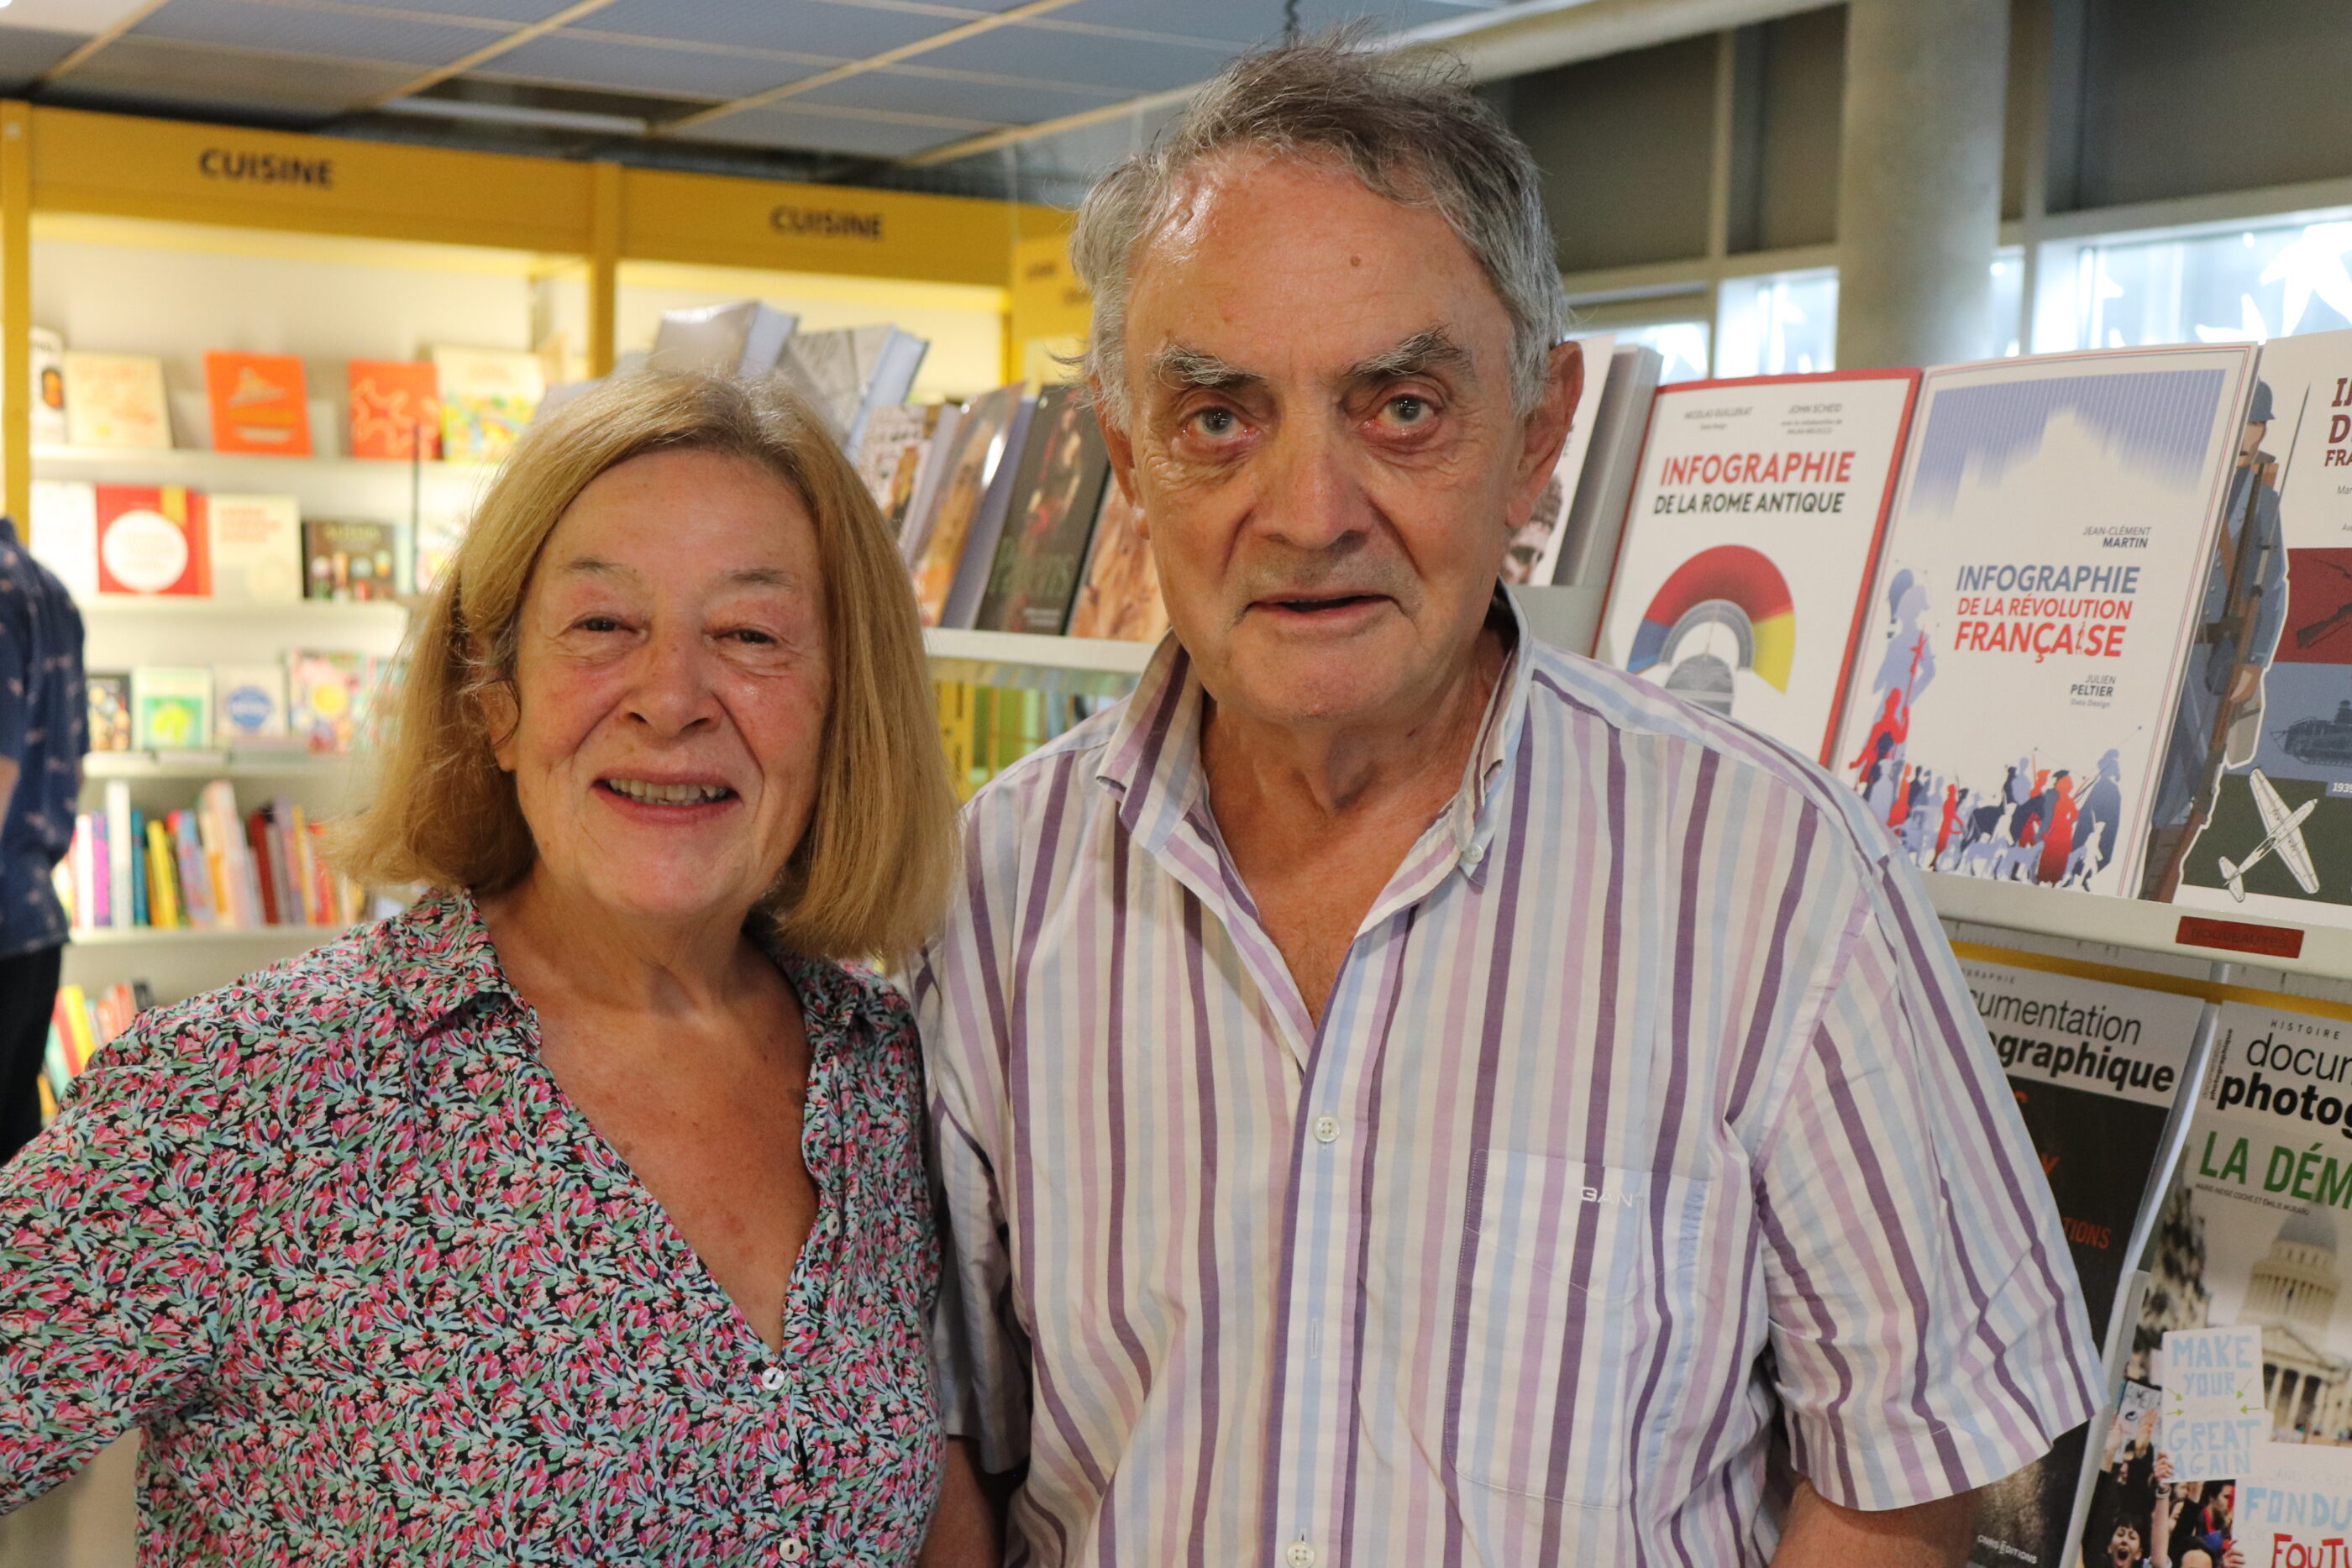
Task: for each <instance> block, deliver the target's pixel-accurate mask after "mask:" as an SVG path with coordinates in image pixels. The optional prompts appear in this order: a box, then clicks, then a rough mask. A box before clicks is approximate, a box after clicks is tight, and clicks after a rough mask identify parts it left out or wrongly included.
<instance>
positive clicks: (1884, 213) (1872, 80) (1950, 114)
mask: <svg viewBox="0 0 2352 1568" xmlns="http://www.w3.org/2000/svg"><path fill="white" fill-rule="evenodd" d="M2008 67H2009V4H2008V0H1850V4H1849V5H1847V7H1846V29H1845V126H1844V134H1843V142H1842V148H1843V151H1842V154H1841V162H1840V163H1839V169H1838V246H1839V250H1840V254H1841V262H1840V267H1839V273H1838V340H1837V362H1838V365H1839V367H1840V368H1841V369H1864V368H1867V367H1871V366H1877V365H1932V364H1938V363H1945V362H1948V361H1953V360H1974V359H1982V358H1984V357H1985V356H1987V355H1989V354H1990V353H1991V352H1992V350H1993V340H1992V331H1991V322H1990V320H1989V319H1988V318H1989V317H1990V313H1991V308H1992V307H1991V300H1992V277H1991V269H1992V256H1993V251H1994V249H1995V247H1996V246H1997V245H1998V244H1999V241H2000V151H2001V121H2002V109H2001V106H2002V100H2003V95H2004V93H2005V92H2006V90H2007V86H2008Z"/></svg>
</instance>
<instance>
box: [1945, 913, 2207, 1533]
mask: <svg viewBox="0 0 2352 1568" xmlns="http://www.w3.org/2000/svg"><path fill="white" fill-rule="evenodd" d="M1960 969H1961V972H1962V973H1963V974H1964V975H1965V976H1966V977H1967V978H1968V983H1969V997H1970V998H1971V999H1972V1000H1973V1001H1974V1002H1975V1003H1976V1009H1977V1013H1978V1016H1979V1017H1980V1018H1981V1019H1983V1020H1984V1025H1985V1030H1986V1032H1987V1033H1988V1034H1990V1036H1991V1039H1992V1043H1993V1048H1994V1050H1996V1051H1998V1052H1999V1053H2000V1060H2001V1066H2002V1069H2003V1071H2006V1072H2007V1073H2008V1075H2009V1083H2010V1088H2011V1091H2012V1092H2014V1093H2015V1094H2016V1096H2017V1108H2018V1110H2019V1112H2020V1113H2021V1114H2022V1115H2023V1117H2024V1119H2025V1126H2026V1131H2027V1132H2028V1133H2029V1134H2032V1139H2033V1147H2034V1152H2035V1153H2036V1154H2038V1155H2040V1156H2041V1159H2042V1171H2043V1173H2044V1174H2045V1175H2046V1176H2048V1177H2049V1179H2050V1190H2051V1195H2052V1196H2053V1197H2054V1198H2055V1199H2056V1200H2057V1204H2058V1213H2059V1217H2060V1218H2061V1220H2062V1221H2063V1224H2064V1226H2065V1231H2066V1247H2067V1250H2068V1252H2070V1253H2071V1254H2072V1255H2073V1257H2074V1271H2075V1273H2076V1274H2077V1275H2078V1276H2079V1277H2080V1278H2081V1280H2082V1282H2083V1300H2084V1304H2085V1305H2086V1306H2087V1307H2088V1308H2089V1310H2090V1317H2091V1327H2092V1330H2093V1332H2094V1333H2096V1334H2097V1335H2098V1336H2099V1340H2100V1343H2101V1346H2102V1347H2103V1348H2104V1347H2105V1343H2106V1341H2107V1338H2108V1337H2109V1335H2110V1333H2112V1332H2113V1331H2112V1329H2111V1326H2110V1325H2111V1321H2112V1319H2113V1317H2114V1315H2115V1311H2116V1297H2117V1287H2118V1286H2119V1284H2120V1283H2121V1281H2122V1280H2123V1277H2124V1274H2125V1272H2126V1270H2127V1269H2128V1268H2130V1266H2131V1265H2132V1262H2133V1260H2135V1258H2136V1257H2137V1243H2138V1239H2139V1232H2140V1230H2141V1228H2142V1217H2143V1215H2145V1214H2146V1213H2147V1210H2148V1207H2149V1204H2150V1199H2151V1197H2152V1195H2153V1194H2154V1193H2156V1192H2158V1191H2160V1190H2161V1188H2162V1186H2163V1183H2164V1179H2165V1177H2166V1175H2167V1171H2166V1168H2165V1167H2166V1160H2167V1157H2168V1155H2170V1154H2171V1153H2173V1152H2174V1151H2173V1148H2172V1146H2171V1144H2170V1143H2169V1141H2168V1133H2170V1131H2171V1128H2172V1125H2173V1123H2172V1118H2173V1116H2174V1114H2175V1109H2176V1107H2177V1106H2179V1103H2181V1101H2182V1099H2183V1098H2184V1097H2185V1096H2186V1094H2187V1093H2188V1092H2189V1068H2190V1059H2191V1053H2192V1051H2193V1049H2194V1047H2195V1044H2196V1040H2197V1025H2198V1021H2199V1018H2200V1015H2201V1014H2202V1012H2203V1011H2204V1003H2203V1002H2202V1001H2201V1000H2200V998H2196V997H2194V996H2183V995H2178V994H2175V993H2173V992H2169V991H2159V990H2151V989H2147V988H2143V987H2138V986H2126V985H2117V984H2112V983H2109V982H2107V981H2104V980H2096V979H2088V978H2083V977H2077V976H2072V975H2066V974H2057V973H2050V972H2045V971H2043V970H2040V969H2032V968H2024V967H2017V966H2012V965H2009V964H2000V963H1991V962H1986V961H1981V960H1977V959H1969V960H1964V961H1963V962H1962V963H1961V965H1960ZM2084 1440H2085V1432H2084V1429H2083V1428H2080V1427H2077V1428H2076V1429H2075V1430H2074V1431H2072V1432H2069V1433H2067V1434H2065V1435H2064V1436H2063V1437H2061V1438H2059V1439H2058V1441H2057V1442H2056V1443H2055V1444H2054V1445H2053V1447H2052V1448H2051V1450H2050V1452H2049V1453H2048V1454H2046V1455H2045V1456H2043V1457H2042V1458H2041V1459H2040V1460H2038V1461H2037V1462H2035V1463H2034V1464H2032V1465H2030V1466H2028V1467H2027V1468H2026V1469H2022V1470H2021V1471H2019V1472H2018V1473H2017V1474H2015V1475H2013V1476H2011V1477H2009V1478H2008V1479H2006V1480H2003V1481H2000V1482H1998V1483H1997V1484H1995V1485H1993V1486H1990V1487H1988V1488H1986V1489H1985V1492H1984V1496H1983V1500H1982V1502H1981V1504H1980V1506H1979V1511H1978V1515H1977V1525H1976V1533H1977V1541H1976V1545H1975V1548H1974V1550H1973V1552H1972V1553H1971V1556H1970V1559H1969V1560H1970V1562H1971V1563H1975V1564H1977V1565H1978V1568H2058V1565H2059V1564H2060V1563H2063V1562H2064V1561H2065V1559H2066V1542H2067V1535H2068V1524H2069V1522H2070V1521H2071V1520H2072V1519H2073V1517H2074V1493H2075V1489H2076V1487H2077V1485H2078V1484H2079V1482H2080V1481H2081V1479H2082V1475H2083V1449H2084Z"/></svg>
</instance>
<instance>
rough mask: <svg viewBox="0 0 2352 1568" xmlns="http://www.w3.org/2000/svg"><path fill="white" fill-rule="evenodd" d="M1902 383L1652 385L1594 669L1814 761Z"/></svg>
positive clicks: (1831, 713) (1877, 519) (1890, 460)
mask: <svg viewBox="0 0 2352 1568" xmlns="http://www.w3.org/2000/svg"><path fill="white" fill-rule="evenodd" d="M1918 385H1919V372H1918V371H1839V372H1834V373H1831V374H1826V375H1811V376H1764V377H1756V378H1749V379H1745V380H1736V381H1714V382H1684V383H1682V384H1680V385H1677V386H1671V387H1664V388H1661V389H1660V390H1659V392H1658V393H1657V395H1656V397H1655V398H1654V400H1653V402H1652V403H1651V411H1650V428H1649V434H1648V437H1647V439H1646V440H1645V441H1644V442H1643V450H1642V461H1641V467H1640V469H1639V472H1638V476H1637V478H1636V479H1635V482H1634V487H1633V501H1632V503H1631V505H1630V507H1629V508H1628V510H1627V512H1626V514H1625V531H1624V533H1623V535H1622V537H1621V538H1620V540H1619V542H1618V547H1617V569H1616V570H1615V572H1614V573H1613V574H1612V578H1611V586H1610V590H1609V602H1608V605H1607V607H1606V608H1605V609H1604V610H1603V611H1602V612H1601V643H1600V647H1599V648H1598V650H1597V653H1598V656H1599V657H1600V658H1601V660H1602V661H1603V662H1604V663H1607V664H1614V665H1616V666H1617V667H1618V668H1620V669H1622V670H1629V671H1632V672H1633V673H1634V674H1640V675H1643V676H1645V677H1647V678H1648V679H1650V680H1653V681H1655V682H1657V683H1658V684H1659V685H1663V686H1664V687H1665V688H1666V690H1668V691H1670V692H1672V693H1674V694H1675V695H1676V696H1679V697H1682V698H1684V699H1685V701H1688V702H1694V703H1696V704H1698V705H1699V706H1702V707H1706V708H1711V709H1713V710H1714V711H1715V712H1717V713H1720V714H1725V715H1727V716H1730V717H1733V718H1736V719H1738V720H1739V721H1740V722H1742V723H1743V724H1746V725H1748V726H1749V727H1752V728H1755V729H1759V730H1761V731H1763V732H1764V733H1765V734H1767V735H1769V736H1772V737H1775V738H1777V739H1780V740H1783V741H1786V742H1787V743H1788V744H1789V745H1790V746H1793V747H1796V748H1797V749H1799V750H1800V751H1801V752H1803V753H1805V754H1806V755H1807V756H1810V757H1815V758H1820V759H1821V760H1822V761H1823V762H1827V761H1828V760H1829V755H1828V747H1829V743H1830V740H1831V738H1832V735H1833V733H1834V727H1835V725H1836V722H1837V716H1838V702H1839V699H1840V697H1841V696H1842V695H1843V694H1844V691H1845V687H1846V678H1847V669H1846V665H1847V661H1848V659H1849V658H1850V657H1851V653H1852V650H1853V645H1854V635H1855V632H1857V631H1858V630H1859V629H1860V627H1861V624H1862V621H1863V613H1864V604H1863V596H1864V593H1865V592H1866V591H1868V588H1869V585H1870V580H1871V568H1872V566H1873V564H1874V560H1875V558H1876V555H1877V551H1878V548H1879V542H1880V539H1881V538H1882V536H1883V534H1884V532H1885V519H1886V506H1887V502H1888V499H1889V497H1891V496H1892V495H1893V493H1894V484H1895V465H1896V464H1897V463H1898V462H1899V461H1900V459H1901V456H1902V452H1903V436H1904V431H1905V428H1906V425H1907V423H1908V422H1909V420H1910V417H1911V406H1912V402H1913V400H1914V398H1915V397H1916V394H1917V392H1918Z"/></svg>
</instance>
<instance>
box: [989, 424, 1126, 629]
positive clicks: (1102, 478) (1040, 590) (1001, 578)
mask: <svg viewBox="0 0 2352 1568" xmlns="http://www.w3.org/2000/svg"><path fill="white" fill-rule="evenodd" d="M1083 394H1084V389H1083V388H1080V387H1077V386H1074V385H1070V384H1067V383H1065V384H1063V385H1060V386H1052V387H1047V388H1046V389H1045V392H1043V393H1041V394H1040V395H1039V396H1038V399H1037V410H1036V412H1035V413H1034V414H1032V415H1031V416H1030V420H1029V440H1028V444H1027V445H1026V446H1025V447H1024V449H1023V451H1022V454H1021V467H1020V471H1019V473H1018V474H1017V475H1015V476H1014V478H1013V499H1012V506H1011V510H1010V511H1009V513H1008V514H1007V516H1006V518H1005V523H1004V532H1003V534H1002V535H1001V536H1000V537H999V538H998V539H997V544H996V559H995V561H994V563H993V565H992V569H991V570H990V572H989V577H988V588H987V591H985V592H984V593H982V595H981V600H980V609H979V612H977V613H976V614H975V615H974V616H973V617H972V625H973V626H974V627H976V628H978V629H979V630H981V631H982V632H1040V633H1043V634H1045V635H1046V636H1055V635H1058V634H1059V633H1060V632H1062V630H1063V628H1064V626H1065V625H1066V623H1067V622H1068V621H1069V618H1070V604H1071V601H1073V600H1074V599H1076V597H1077V592H1078V573H1079V570H1080V569H1082V568H1083V567H1084V566H1085V564H1086V559H1087V538H1088V536H1089V535H1091V534H1092V533H1093V532H1094V527H1095V515H1096V513H1097V511H1098V510H1100V508H1101V506H1102V492H1103V485H1104V483H1105V482H1106V481H1108V479H1109V477H1110V455H1109V453H1108V452H1107V451H1105V450H1104V448H1103V439H1102V428H1101V426H1100V425H1098V424H1097V423H1095V411H1094V408H1093V406H1092V405H1091V404H1090V403H1088V402H1087V399H1086V397H1085V396H1084V395H1083Z"/></svg>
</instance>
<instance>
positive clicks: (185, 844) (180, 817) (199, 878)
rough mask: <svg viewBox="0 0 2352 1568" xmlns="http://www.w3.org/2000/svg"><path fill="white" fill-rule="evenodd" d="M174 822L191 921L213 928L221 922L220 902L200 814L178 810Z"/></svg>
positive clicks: (182, 887) (174, 840)
mask: <svg viewBox="0 0 2352 1568" xmlns="http://www.w3.org/2000/svg"><path fill="white" fill-rule="evenodd" d="M171 823H172V843H173V849H174V851H175V852H176V859H177V862H178V864H179V869H180V897H181V898H182V899H183V900H184V903H185V905H186V908H187V911H188V915H189V923H190V924H191V925H197V926H200V927H203V928H205V929H207V930H209V929H211V928H212V927H214V926H215V925H219V924H221V918H220V906H219V905H218V904H215V903H214V902H213V896H212V892H213V883H212V875H211V873H210V872H209V870H208V869H207V862H206V861H205V848H204V840H203V836H202V831H201V830H200V829H199V827H198V826H197V823H196V814H195V812H194V811H193V810H187V811H174V812H173V813H172V817H171Z"/></svg>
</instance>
